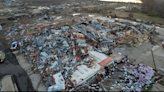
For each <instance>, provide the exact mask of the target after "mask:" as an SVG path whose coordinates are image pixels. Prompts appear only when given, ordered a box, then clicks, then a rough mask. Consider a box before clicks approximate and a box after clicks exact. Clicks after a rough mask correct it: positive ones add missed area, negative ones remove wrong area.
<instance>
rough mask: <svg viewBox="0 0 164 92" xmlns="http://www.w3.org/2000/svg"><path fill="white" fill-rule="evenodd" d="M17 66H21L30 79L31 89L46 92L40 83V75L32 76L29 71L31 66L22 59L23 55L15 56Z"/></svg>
mask: <svg viewBox="0 0 164 92" xmlns="http://www.w3.org/2000/svg"><path fill="white" fill-rule="evenodd" d="M16 58H17V60H18V62H19V64H20V65H21V67H22V68H23V69H24V70H25V71H26V72H27V74H28V76H29V78H30V79H31V82H32V85H33V88H34V89H35V90H36V91H47V89H46V87H45V85H44V84H43V83H42V82H40V80H41V75H40V74H34V72H33V71H32V70H31V65H32V64H30V63H29V62H28V60H27V58H25V57H24V55H23V54H19V55H17V56H16Z"/></svg>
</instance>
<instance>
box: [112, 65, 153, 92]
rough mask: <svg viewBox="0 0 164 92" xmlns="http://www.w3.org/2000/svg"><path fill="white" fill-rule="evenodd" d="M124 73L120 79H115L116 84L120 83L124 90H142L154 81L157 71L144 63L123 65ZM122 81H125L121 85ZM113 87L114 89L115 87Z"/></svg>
mask: <svg viewBox="0 0 164 92" xmlns="http://www.w3.org/2000/svg"><path fill="white" fill-rule="evenodd" d="M121 71H122V72H124V75H119V78H120V80H119V81H115V84H113V85H114V86H116V85H118V86H119V87H120V88H121V89H122V90H123V91H142V88H144V87H145V89H147V88H148V87H149V86H150V85H151V84H152V83H153V80H152V77H153V76H154V73H155V71H154V70H153V69H152V68H151V67H150V66H146V65H143V64H138V65H130V66H123V69H121ZM122 83H125V84H123V85H121V84H122ZM114 86H112V87H111V89H113V87H114Z"/></svg>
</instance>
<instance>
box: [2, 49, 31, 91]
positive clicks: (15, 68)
mask: <svg viewBox="0 0 164 92" xmlns="http://www.w3.org/2000/svg"><path fill="white" fill-rule="evenodd" d="M0 50H3V51H4V53H8V54H6V58H5V61H4V63H2V64H0V78H2V77H3V76H5V75H13V77H14V79H15V82H16V84H17V86H18V90H19V91H34V88H33V86H32V83H31V80H30V79H29V77H28V75H27V73H26V72H25V70H24V69H23V68H22V67H21V66H20V65H19V63H18V61H17V59H16V56H15V55H14V54H13V53H11V50H10V49H8V48H5V47H0Z"/></svg>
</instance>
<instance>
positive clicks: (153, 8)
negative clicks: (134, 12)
mask: <svg viewBox="0 0 164 92" xmlns="http://www.w3.org/2000/svg"><path fill="white" fill-rule="evenodd" d="M141 1H142V12H143V13H146V14H148V15H150V16H158V17H162V18H164V0H141Z"/></svg>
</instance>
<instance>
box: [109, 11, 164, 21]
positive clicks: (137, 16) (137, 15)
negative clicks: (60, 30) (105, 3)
mask: <svg viewBox="0 0 164 92" xmlns="http://www.w3.org/2000/svg"><path fill="white" fill-rule="evenodd" d="M112 14H116V15H117V16H118V17H128V16H129V12H120V11H116V12H113V13H112ZM133 18H134V19H141V20H144V21H154V22H155V23H161V24H164V18H159V17H152V16H148V15H146V14H142V13H133Z"/></svg>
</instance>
